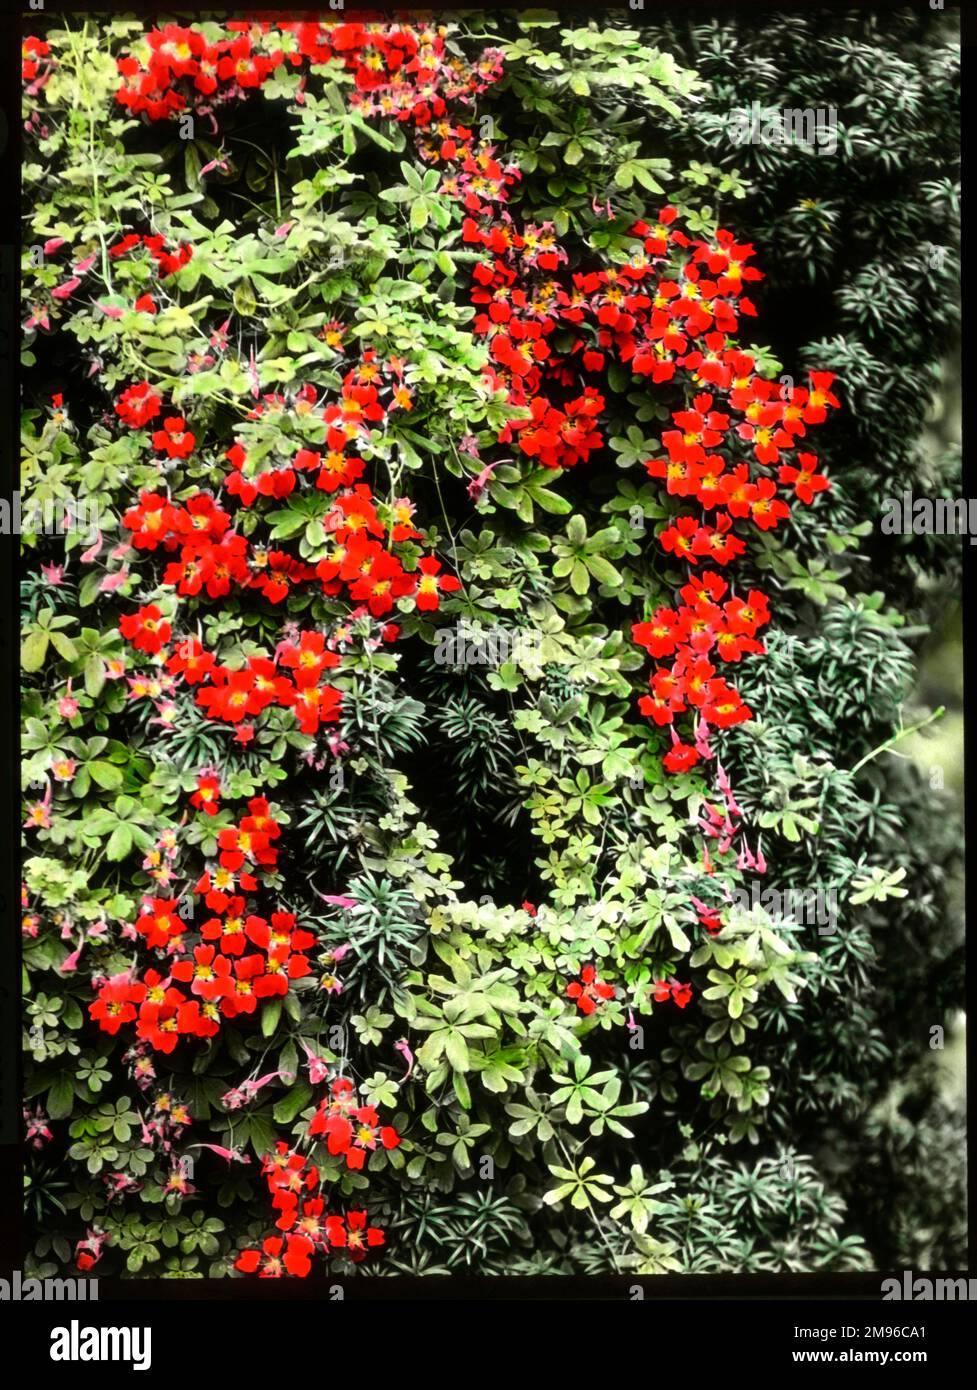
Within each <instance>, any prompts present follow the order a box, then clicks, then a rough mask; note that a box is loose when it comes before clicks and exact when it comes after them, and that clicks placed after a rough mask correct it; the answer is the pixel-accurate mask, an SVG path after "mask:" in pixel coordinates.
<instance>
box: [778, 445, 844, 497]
mask: <svg viewBox="0 0 977 1390" xmlns="http://www.w3.org/2000/svg"><path fill="white" fill-rule="evenodd" d="M797 462H798V463H799V464H800V467H799V468H793V467H791V466H790V465H789V464H781V466H780V469H779V476H780V481H781V482H782V483H789V484H792V485H793V488H794V492H795V494H796V496H797V497H799V498H800V500H801V501H802V502H805V503H807V505H808V506H810V504H811V503H812V502H813V501H814V494H815V493H816V492H824V491H825V490H826V489H827V488H829V487H830V486H831V484H830V483H829V482H828V480H827V478H826V477H825V476H824V474H823V473H819V472H818V471H817V467H818V460H817V456H816V455H815V454H798V455H797Z"/></svg>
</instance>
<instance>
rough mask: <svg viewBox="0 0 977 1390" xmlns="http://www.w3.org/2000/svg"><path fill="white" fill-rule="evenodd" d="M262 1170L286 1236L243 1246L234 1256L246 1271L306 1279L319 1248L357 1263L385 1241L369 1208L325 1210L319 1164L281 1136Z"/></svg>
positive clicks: (264, 1277)
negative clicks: (372, 1222)
mask: <svg viewBox="0 0 977 1390" xmlns="http://www.w3.org/2000/svg"><path fill="white" fill-rule="evenodd" d="M261 1172H262V1175H263V1176H264V1178H265V1181H266V1183H267V1186H268V1193H269V1196H270V1198H271V1206H272V1209H273V1210H274V1211H275V1212H277V1213H278V1216H277V1219H276V1221H275V1226H276V1227H277V1229H278V1230H279V1231H281V1232H283V1235H281V1236H269V1237H267V1238H266V1239H265V1240H264V1241H263V1242H262V1245H261V1248H260V1249H257V1250H256V1249H250V1250H242V1251H241V1252H240V1254H239V1255H238V1257H237V1259H236V1260H235V1261H234V1267H235V1269H238V1270H240V1271H241V1273H242V1274H258V1275H259V1276H260V1277H261V1278H262V1279H278V1278H281V1277H282V1275H283V1274H290V1275H292V1276H294V1277H295V1278H299V1279H304V1278H306V1277H307V1276H308V1275H309V1274H310V1273H311V1270H312V1263H311V1257H312V1256H313V1255H314V1254H316V1253H317V1252H318V1253H321V1254H326V1255H327V1254H329V1253H331V1252H332V1251H334V1250H342V1251H344V1252H345V1254H346V1255H347V1257H348V1258H349V1259H351V1260H352V1261H353V1262H354V1263H357V1264H358V1263H359V1262H360V1261H361V1260H363V1259H364V1258H365V1257H366V1254H367V1251H368V1250H369V1249H372V1248H374V1247H375V1246H379V1245H383V1244H384V1233H383V1231H382V1230H381V1229H380V1228H379V1227H377V1226H371V1225H368V1224H367V1223H368V1217H367V1214H366V1212H365V1211H349V1212H347V1213H346V1214H345V1216H340V1215H336V1214H331V1215H330V1214H327V1213H326V1203H325V1199H324V1198H323V1197H322V1195H321V1189H322V1183H321V1179H320V1175H319V1170H318V1168H317V1167H316V1166H315V1165H314V1164H312V1163H310V1162H309V1161H308V1159H307V1158H306V1157H305V1156H304V1155H302V1154H301V1153H297V1152H294V1151H293V1150H292V1149H291V1148H290V1147H289V1146H288V1144H286V1143H284V1142H283V1141H282V1140H279V1141H278V1142H277V1143H276V1145H275V1149H274V1151H273V1152H272V1153H269V1154H266V1155H265V1157H264V1160H263V1162H262V1166H261Z"/></svg>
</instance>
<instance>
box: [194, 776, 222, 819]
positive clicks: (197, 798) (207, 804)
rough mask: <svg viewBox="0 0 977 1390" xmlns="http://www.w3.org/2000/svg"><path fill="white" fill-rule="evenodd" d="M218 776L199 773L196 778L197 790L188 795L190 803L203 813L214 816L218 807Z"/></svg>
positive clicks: (219, 786) (219, 787)
mask: <svg viewBox="0 0 977 1390" xmlns="http://www.w3.org/2000/svg"><path fill="white" fill-rule="evenodd" d="M220 790H221V784H220V778H219V777H214V776H212V775H210V774H205V773H201V775H200V776H199V777H198V778H197V790H196V791H195V792H194V793H193V795H192V796H191V797H190V805H191V806H196V808H197V810H198V811H203V812H204V814H205V815H208V816H216V815H217V811H218V809H219V807H220Z"/></svg>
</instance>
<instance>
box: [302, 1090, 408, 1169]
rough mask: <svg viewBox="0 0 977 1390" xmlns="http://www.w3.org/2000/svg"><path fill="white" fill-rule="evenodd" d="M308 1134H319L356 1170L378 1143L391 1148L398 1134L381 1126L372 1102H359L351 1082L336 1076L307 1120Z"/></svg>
mask: <svg viewBox="0 0 977 1390" xmlns="http://www.w3.org/2000/svg"><path fill="white" fill-rule="evenodd" d="M308 1132H309V1137H310V1138H313V1139H314V1138H317V1137H318V1136H319V1135H322V1136H323V1138H324V1139H325V1141H326V1147H327V1148H328V1150H329V1152H330V1154H332V1155H333V1156H335V1155H338V1154H341V1155H343V1157H344V1158H345V1159H346V1167H347V1168H350V1169H352V1170H353V1171H354V1172H358V1171H359V1170H360V1169H361V1168H362V1167H363V1165H364V1163H365V1162H366V1160H367V1157H368V1156H369V1154H370V1153H372V1152H373V1150H374V1149H375V1148H376V1146H377V1143H378V1142H379V1143H380V1144H381V1145H382V1146H383V1148H385V1149H395V1148H396V1147H397V1145H398V1144H399V1143H400V1135H399V1134H398V1133H397V1131H396V1130H395V1129H394V1128H393V1127H392V1126H390V1125H381V1124H380V1117H379V1115H378V1114H377V1112H376V1110H375V1109H374V1108H373V1106H372V1105H360V1104H359V1102H358V1100H357V1097H356V1090H355V1088H354V1086H353V1083H352V1081H350V1080H349V1079H348V1078H347V1077H339V1078H338V1079H337V1080H335V1081H334V1082H333V1083H332V1086H331V1087H330V1094H329V1095H328V1096H327V1097H323V1099H322V1100H321V1101H320V1102H319V1106H318V1108H317V1110H316V1113H315V1115H313V1117H312V1120H311V1121H310V1123H309V1131H308Z"/></svg>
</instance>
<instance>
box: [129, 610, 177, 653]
mask: <svg viewBox="0 0 977 1390" xmlns="http://www.w3.org/2000/svg"><path fill="white" fill-rule="evenodd" d="M119 631H120V632H121V633H122V636H123V637H125V638H127V639H128V640H129V641H130V642H131V643H132V645H133V646H134V647H135V648H136V650H137V651H140V652H147V653H148V654H149V655H150V656H152V655H153V654H154V653H156V652H158V651H159V650H160V649H161V648H162V647H163V646H165V644H166V643H167V642H168V641H169V640H170V625H169V623H168V622H165V621H164V619H163V614H162V612H161V611H160V609H158V608H157V607H156V604H155V603H147V604H146V605H145V607H143V608H140V609H139V610H138V611H137V612H135V613H128V614H126V615H125V616H124V617H122V618H120V619H119Z"/></svg>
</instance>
